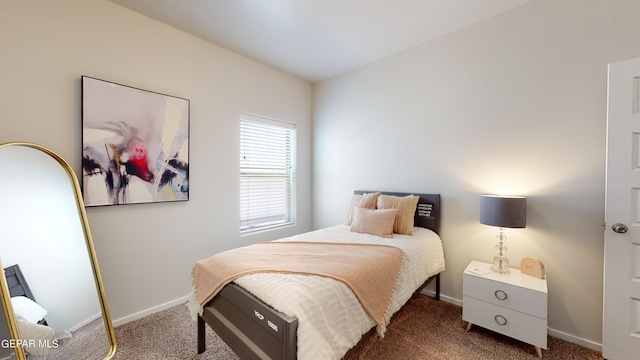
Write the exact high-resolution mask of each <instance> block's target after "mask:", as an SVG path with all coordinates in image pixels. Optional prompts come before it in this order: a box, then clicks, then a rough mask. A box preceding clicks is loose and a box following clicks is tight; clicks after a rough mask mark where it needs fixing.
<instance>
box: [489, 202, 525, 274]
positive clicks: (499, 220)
mask: <svg viewBox="0 0 640 360" xmlns="http://www.w3.org/2000/svg"><path fill="white" fill-rule="evenodd" d="M480 223H481V224H485V225H490V226H497V227H499V228H500V230H499V232H498V235H497V236H496V239H498V244H497V245H496V256H494V257H493V265H492V266H491V270H492V271H495V272H497V273H500V274H508V273H510V272H511V271H510V270H509V259H507V256H506V253H507V247H506V246H505V244H504V243H505V241H506V240H507V236H506V235H505V234H504V228H524V227H526V225H527V198H526V197H522V196H502V195H482V196H481V197H480Z"/></svg>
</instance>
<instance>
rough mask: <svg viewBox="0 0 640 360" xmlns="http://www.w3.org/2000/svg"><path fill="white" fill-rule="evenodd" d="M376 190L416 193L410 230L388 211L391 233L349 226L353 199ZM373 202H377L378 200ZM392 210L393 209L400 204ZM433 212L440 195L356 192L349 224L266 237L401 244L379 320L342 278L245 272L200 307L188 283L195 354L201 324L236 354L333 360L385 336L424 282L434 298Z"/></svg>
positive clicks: (438, 263) (438, 261)
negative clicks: (395, 316) (394, 275)
mask: <svg viewBox="0 0 640 360" xmlns="http://www.w3.org/2000/svg"><path fill="white" fill-rule="evenodd" d="M376 193H377V194H380V195H384V196H383V197H378V201H379V200H380V199H382V198H385V199H387V200H388V199H396V200H397V199H404V198H406V197H409V196H411V197H412V198H414V197H417V203H416V204H415V205H414V207H413V208H412V209H411V210H412V212H413V214H412V215H413V217H412V218H411V221H410V222H408V223H409V224H410V226H411V230H410V231H409V232H410V233H411V234H410V235H409V234H402V233H396V228H395V226H396V225H397V224H398V222H399V218H398V217H395V225H393V226H394V229H393V230H394V231H393V234H392V237H387V235H384V234H383V235H382V236H378V235H380V234H378V235H375V232H374V233H368V232H367V231H364V233H363V232H360V231H357V230H358V229H356V231H353V229H354V227H356V225H358V224H360V222H359V220H356V219H352V218H351V216H352V215H353V214H355V212H356V211H365V210H362V207H360V206H356V207H354V204H355V205H358V204H357V201H355V199H356V198H357V197H359V199H363V198H364V197H367V196H371V194H376ZM354 201H355V202H354ZM358 201H359V200H358ZM394 201H395V200H394ZM376 204H377V205H380V203H379V202H377V203H376ZM361 205H362V204H361ZM363 207H364V208H368V209H371V210H373V209H376V205H374V207H373V208H372V207H370V206H363ZM378 207H379V206H378ZM383 207H384V206H383ZM387 207H388V206H387ZM392 207H393V206H392ZM395 213H396V212H394V214H395ZM397 213H398V214H400V210H398V211H397ZM439 215H440V195H439V194H415V195H414V194H409V193H397V192H382V193H379V192H373V191H355V192H354V197H353V199H352V203H351V208H350V210H349V219H348V220H347V224H348V225H347V224H345V225H338V226H334V227H330V228H326V229H320V230H316V231H312V232H309V233H305V234H300V235H296V236H293V237H288V238H285V239H279V240H276V241H274V242H270V243H279V242H284V243H300V242H310V243H317V242H323V243H332V244H333V245H338V244H340V245H343V244H353V245H354V246H358V245H359V244H361V243H362V244H364V245H363V246H372V247H375V246H378V245H379V246H381V247H385V246H386V247H391V246H392V247H394V248H398V249H400V250H401V252H400V253H401V257H402V260H401V265H400V266H399V267H400V269H399V272H398V276H397V278H396V283H395V284H393V291H392V294H391V296H390V298H389V301H388V306H387V308H386V310H385V313H384V319H383V320H380V319H378V318H376V317H375V316H372V312H371V311H370V308H369V307H368V306H366V304H365V303H364V302H363V301H362V299H361V297H360V296H358V295H357V294H358V293H357V291H352V290H353V288H351V287H350V286H347V285H345V282H341V281H335V279H332V278H330V277H325V276H309V275H308V274H290V273H273V272H257V273H251V274H249V275H244V276H241V277H238V278H235V279H234V280H233V281H232V282H229V283H226V284H225V285H224V287H222V288H221V290H219V291H217V292H215V294H216V295H215V296H214V297H213V298H212V299H211V300H210V301H207V302H206V303H205V304H204V305H199V304H198V301H197V299H196V296H195V293H196V287H195V286H194V290H192V293H191V294H190V300H189V307H190V310H191V312H192V316H193V317H194V318H196V320H197V337H198V340H197V344H198V345H197V352H198V353H202V352H204V350H205V326H206V324H208V325H209V326H210V327H211V328H212V329H213V330H214V331H215V332H216V333H217V334H218V335H219V336H220V337H221V338H222V339H223V340H224V341H225V342H226V343H227V344H228V345H229V347H230V348H231V349H233V350H234V352H236V354H237V355H238V356H239V357H240V358H242V359H301V360H304V359H312V358H320V359H325V358H327V359H340V358H342V357H343V356H344V355H345V353H346V352H347V351H348V350H349V349H351V348H352V347H353V346H355V345H356V344H357V343H358V341H362V340H363V339H365V338H367V337H368V336H370V335H371V334H374V333H375V332H377V333H378V335H379V336H381V337H382V336H384V331H385V328H386V324H388V321H389V320H390V318H391V316H392V315H393V314H394V313H395V312H397V311H398V310H399V309H400V308H401V307H402V306H403V305H404V304H405V303H406V301H408V300H409V298H410V297H411V296H412V295H413V294H416V293H418V292H420V291H421V290H422V289H423V288H424V287H425V286H426V285H428V284H429V283H431V282H435V295H434V297H435V298H436V299H437V300H439V298H440V272H442V271H444V256H443V252H442V242H441V240H440V238H439V236H438V235H437V233H438V230H439V222H440V220H439ZM387 218H388V217H387ZM358 219H360V218H358ZM404 231H406V228H405V230H404ZM389 245H391V246H389ZM354 261H355V260H354ZM194 269H195V267H194ZM347 283H348V282H347ZM365 308H366V309H365Z"/></svg>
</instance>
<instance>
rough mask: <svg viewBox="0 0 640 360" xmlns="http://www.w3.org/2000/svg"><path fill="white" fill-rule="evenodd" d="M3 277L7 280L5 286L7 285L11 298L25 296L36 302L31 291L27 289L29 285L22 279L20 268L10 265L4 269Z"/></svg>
mask: <svg viewBox="0 0 640 360" xmlns="http://www.w3.org/2000/svg"><path fill="white" fill-rule="evenodd" d="M4 276H5V277H6V278H7V285H9V293H10V294H11V297H14V296H25V297H28V298H29V299H31V300H33V301H36V300H35V299H34V298H33V294H32V293H31V289H29V285H28V284H27V281H26V280H25V279H24V276H22V271H20V267H19V266H18V265H12V266H9V267H7V268H5V269H4Z"/></svg>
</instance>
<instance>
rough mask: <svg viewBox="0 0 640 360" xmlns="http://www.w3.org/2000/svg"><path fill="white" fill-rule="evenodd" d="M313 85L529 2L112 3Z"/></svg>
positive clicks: (122, 0) (301, 0) (302, 0)
mask: <svg viewBox="0 0 640 360" xmlns="http://www.w3.org/2000/svg"><path fill="white" fill-rule="evenodd" d="M111 1H112V2H114V3H117V4H120V5H122V6H124V7H126V8H129V9H131V10H133V11H136V12H138V13H141V14H143V15H146V16H148V17H150V18H153V19H156V20H158V21H160V22H163V23H165V24H167V25H170V26H172V27H175V28H177V29H180V30H182V31H185V32H187V33H190V34H193V35H195V36H197V37H200V38H202V39H204V40H206V41H209V42H211V43H213V44H216V45H219V46H221V47H223V48H226V49H229V50H232V51H234V52H236V53H239V54H242V55H244V56H246V57H249V58H252V59H254V60H256V61H259V62H261V63H263V64H266V65H269V66H271V67H274V68H276V69H279V70H281V71H283V72H285V73H288V74H291V75H293V76H295V77H298V78H300V79H303V80H306V81H309V82H312V83H313V82H318V81H322V80H325V79H328V78H331V77H333V76H336V75H339V74H341V73H344V72H347V71H349V70H352V69H355V68H357V67H360V66H363V65H366V64H368V63H371V62H374V61H376V60H380V59H382V58H385V57H387V56H389V55H392V54H395V53H398V52H400V51H403V50H406V49H409V48H411V47H414V46H416V45H419V44H422V43H424V42H427V41H429V40H431V39H434V38H437V37H440V36H443V35H445V34H447V33H450V32H453V31H456V30H459V29H461V28H464V27H466V26H469V25H472V24H474V23H477V22H480V21H482V20H485V19H487V18H489V17H492V16H495V15H498V14H500V13H502V12H505V11H508V10H510V9H513V8H515V7H518V6H521V5H524V4H526V3H529V2H531V1H533V0H482V1H480V0H179V1H178V0H111Z"/></svg>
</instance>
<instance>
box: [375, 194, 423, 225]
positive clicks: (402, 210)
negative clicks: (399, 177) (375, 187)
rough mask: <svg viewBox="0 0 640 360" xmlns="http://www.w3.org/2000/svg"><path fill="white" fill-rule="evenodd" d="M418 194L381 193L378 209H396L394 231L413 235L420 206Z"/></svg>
mask: <svg viewBox="0 0 640 360" xmlns="http://www.w3.org/2000/svg"><path fill="white" fill-rule="evenodd" d="M419 199H420V197H419V196H417V195H409V196H404V197H400V196H392V195H380V196H378V201H377V202H378V204H377V207H378V209H396V210H398V212H397V213H396V221H395V224H394V225H393V232H394V233H397V234H403V235H413V221H414V216H415V213H416V207H417V206H418V200H419Z"/></svg>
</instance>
